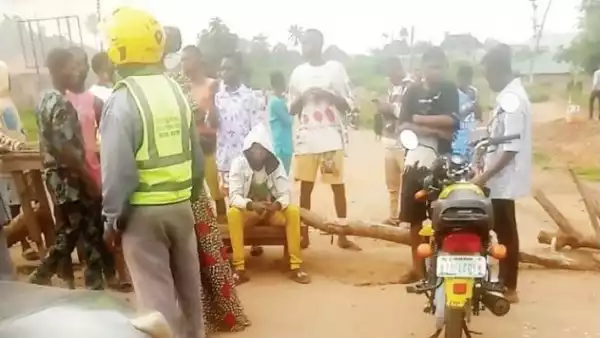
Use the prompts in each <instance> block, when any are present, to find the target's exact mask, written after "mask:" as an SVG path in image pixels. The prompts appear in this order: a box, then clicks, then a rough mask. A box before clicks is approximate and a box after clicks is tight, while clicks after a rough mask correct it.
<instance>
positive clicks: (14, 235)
mask: <svg viewBox="0 0 600 338" xmlns="http://www.w3.org/2000/svg"><path fill="white" fill-rule="evenodd" d="M3 231H4V234H5V235H6V243H7V245H8V247H9V248H10V247H11V246H13V245H14V244H15V243H19V242H20V241H21V240H24V239H26V238H27V234H28V233H29V231H28V228H27V218H26V217H25V215H24V214H23V213H20V214H19V215H18V216H17V217H15V218H13V219H12V220H11V221H10V223H8V224H7V225H6V226H5V227H4V229H3Z"/></svg>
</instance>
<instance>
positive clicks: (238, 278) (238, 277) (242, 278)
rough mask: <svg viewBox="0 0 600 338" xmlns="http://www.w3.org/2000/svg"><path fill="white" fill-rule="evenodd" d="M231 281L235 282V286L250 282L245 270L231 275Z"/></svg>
mask: <svg viewBox="0 0 600 338" xmlns="http://www.w3.org/2000/svg"><path fill="white" fill-rule="evenodd" d="M233 281H234V282H235V285H236V286H237V285H242V284H244V283H246V282H249V281H250V276H248V273H247V272H246V270H238V271H235V272H234V273H233Z"/></svg>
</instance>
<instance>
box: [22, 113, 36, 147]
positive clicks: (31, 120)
mask: <svg viewBox="0 0 600 338" xmlns="http://www.w3.org/2000/svg"><path fill="white" fill-rule="evenodd" d="M19 117H21V123H22V124H23V129H25V133H26V134H27V141H37V139H38V128H37V123H36V121H35V111H34V110H33V109H21V110H19Z"/></svg>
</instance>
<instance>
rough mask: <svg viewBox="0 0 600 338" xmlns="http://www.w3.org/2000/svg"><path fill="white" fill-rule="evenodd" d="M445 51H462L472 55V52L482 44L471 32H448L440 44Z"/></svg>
mask: <svg viewBox="0 0 600 338" xmlns="http://www.w3.org/2000/svg"><path fill="white" fill-rule="evenodd" d="M440 46H441V47H442V48H443V49H445V50H446V51H451V52H456V51H460V52H464V53H466V54H467V55H472V54H473V52H475V51H476V50H478V49H479V48H482V47H483V44H482V43H481V42H479V40H478V39H477V38H476V37H474V36H473V35H471V34H448V33H446V37H445V38H444V40H443V41H442V43H441V44H440Z"/></svg>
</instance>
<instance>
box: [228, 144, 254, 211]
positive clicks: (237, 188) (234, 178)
mask: <svg viewBox="0 0 600 338" xmlns="http://www.w3.org/2000/svg"><path fill="white" fill-rule="evenodd" d="M245 160H246V159H245V158H244V157H243V155H241V156H239V157H236V158H235V159H233V161H231V169H230V170H229V201H230V202H229V203H230V204H231V206H233V207H236V208H238V209H242V210H247V209H248V207H249V205H250V204H252V200H251V199H249V198H248V197H246V195H245V194H244V183H245V182H244V169H245V168H244V167H245V166H244V161H245Z"/></svg>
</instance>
